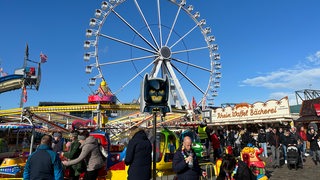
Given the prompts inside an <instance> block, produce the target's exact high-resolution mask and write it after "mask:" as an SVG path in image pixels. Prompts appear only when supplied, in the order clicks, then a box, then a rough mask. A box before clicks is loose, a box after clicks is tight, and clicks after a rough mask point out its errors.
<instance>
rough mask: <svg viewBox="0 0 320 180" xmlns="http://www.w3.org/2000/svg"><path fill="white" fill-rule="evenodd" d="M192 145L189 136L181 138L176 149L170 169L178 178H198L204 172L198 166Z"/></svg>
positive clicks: (194, 179) (197, 179)
mask: <svg viewBox="0 0 320 180" xmlns="http://www.w3.org/2000/svg"><path fill="white" fill-rule="evenodd" d="M191 147H192V140H191V138H190V137H189V136H186V137H184V138H183V143H182V146H181V147H179V148H178V149H177V151H176V152H175V154H174V157H173V161H172V169H173V171H174V172H175V173H177V177H178V179H179V180H180V179H181V180H183V179H188V180H199V179H200V176H201V175H202V176H205V175H206V173H205V171H203V170H202V169H201V168H200V165H199V162H198V159H197V157H196V154H195V152H194V150H193V149H192V148H191Z"/></svg>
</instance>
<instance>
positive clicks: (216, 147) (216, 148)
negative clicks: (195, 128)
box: [211, 130, 221, 161]
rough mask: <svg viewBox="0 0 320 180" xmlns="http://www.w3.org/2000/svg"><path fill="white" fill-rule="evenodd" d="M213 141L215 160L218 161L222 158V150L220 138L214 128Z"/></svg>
mask: <svg viewBox="0 0 320 180" xmlns="http://www.w3.org/2000/svg"><path fill="white" fill-rule="evenodd" d="M211 142H212V149H213V160H214V161H216V160H217V159H219V158H220V154H221V150H220V140H219V138H218V136H217V134H216V132H215V131H214V130H213V131H212V134H211Z"/></svg>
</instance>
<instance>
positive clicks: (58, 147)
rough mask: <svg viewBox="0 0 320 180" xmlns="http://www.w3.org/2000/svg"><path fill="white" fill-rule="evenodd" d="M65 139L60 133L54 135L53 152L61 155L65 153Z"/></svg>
mask: <svg viewBox="0 0 320 180" xmlns="http://www.w3.org/2000/svg"><path fill="white" fill-rule="evenodd" d="M63 143H64V139H63V138H62V134H61V133H60V132H55V133H53V142H52V150H53V151H54V152H56V153H61V152H62V151H63Z"/></svg>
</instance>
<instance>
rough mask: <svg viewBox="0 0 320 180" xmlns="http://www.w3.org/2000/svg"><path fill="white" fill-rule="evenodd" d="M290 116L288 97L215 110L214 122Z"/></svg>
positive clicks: (213, 114)
mask: <svg viewBox="0 0 320 180" xmlns="http://www.w3.org/2000/svg"><path fill="white" fill-rule="evenodd" d="M285 116H286V117H288V116H290V109H289V102H288V97H284V98H282V99H281V100H268V101H266V102H256V103H254V104H248V103H239V104H237V105H235V106H233V107H224V108H218V109H215V110H213V113H212V120H213V121H221V120H223V121H232V120H241V119H243V120H250V119H268V118H277V117H285Z"/></svg>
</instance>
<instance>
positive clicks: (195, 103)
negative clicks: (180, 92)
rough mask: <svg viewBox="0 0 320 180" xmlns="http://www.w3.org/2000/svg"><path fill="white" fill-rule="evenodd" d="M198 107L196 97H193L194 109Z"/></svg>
mask: <svg viewBox="0 0 320 180" xmlns="http://www.w3.org/2000/svg"><path fill="white" fill-rule="evenodd" d="M195 108H197V102H196V99H195V98H194V97H192V109H195Z"/></svg>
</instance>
